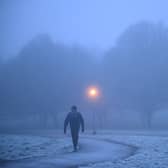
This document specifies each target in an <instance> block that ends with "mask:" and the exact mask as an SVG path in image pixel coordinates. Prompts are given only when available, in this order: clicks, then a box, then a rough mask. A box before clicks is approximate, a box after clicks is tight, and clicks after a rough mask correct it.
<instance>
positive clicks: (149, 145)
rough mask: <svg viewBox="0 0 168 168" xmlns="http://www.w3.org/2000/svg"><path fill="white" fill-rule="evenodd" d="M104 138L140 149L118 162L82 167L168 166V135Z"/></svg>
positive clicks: (166, 167)
mask: <svg viewBox="0 0 168 168" xmlns="http://www.w3.org/2000/svg"><path fill="white" fill-rule="evenodd" d="M100 138H102V137H100ZM103 139H108V140H113V141H118V142H122V143H126V144H130V145H134V146H137V147H138V150H137V152H136V153H135V154H134V155H132V156H130V157H128V158H126V159H123V160H118V161H117V162H110V161H108V162H104V163H97V164H93V165H89V166H81V167H80V168H168V138H167V137H156V136H128V135H125V136H116V135H115V136H114V135H113V136H109V135H108V136H107V135H106V136H103Z"/></svg>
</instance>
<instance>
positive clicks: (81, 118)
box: [80, 114, 85, 132]
mask: <svg viewBox="0 0 168 168" xmlns="http://www.w3.org/2000/svg"><path fill="white" fill-rule="evenodd" d="M80 123H81V126H82V132H84V130H85V125H84V119H83V117H82V115H81V114H80Z"/></svg>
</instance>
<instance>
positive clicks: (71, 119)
mask: <svg viewBox="0 0 168 168" xmlns="http://www.w3.org/2000/svg"><path fill="white" fill-rule="evenodd" d="M68 124H70V128H71V133H72V132H74V133H79V129H80V125H81V127H82V132H84V120H83V117H82V115H81V114H80V113H79V112H69V113H68V115H67V117H66V119H65V122H64V133H66V129H67V126H68Z"/></svg>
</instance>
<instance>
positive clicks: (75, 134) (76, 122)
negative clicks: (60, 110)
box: [64, 106, 84, 152]
mask: <svg viewBox="0 0 168 168" xmlns="http://www.w3.org/2000/svg"><path fill="white" fill-rule="evenodd" d="M68 124H70V129H71V136H72V142H73V147H74V152H76V151H77V146H78V138H79V130H80V126H81V127H82V129H81V130H82V132H84V120H83V117H82V115H81V113H80V112H78V111H77V107H76V106H72V107H71V112H69V113H68V115H67V116H66V118H65V121H64V134H66V130H67V126H68Z"/></svg>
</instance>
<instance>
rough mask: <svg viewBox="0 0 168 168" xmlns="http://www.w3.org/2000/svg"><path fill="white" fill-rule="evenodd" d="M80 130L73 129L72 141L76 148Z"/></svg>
mask: <svg viewBox="0 0 168 168" xmlns="http://www.w3.org/2000/svg"><path fill="white" fill-rule="evenodd" d="M78 134H79V133H78V131H73V130H72V131H71V136H72V142H73V146H74V148H75V149H76V147H77V145H78V137H79V136H78Z"/></svg>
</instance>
